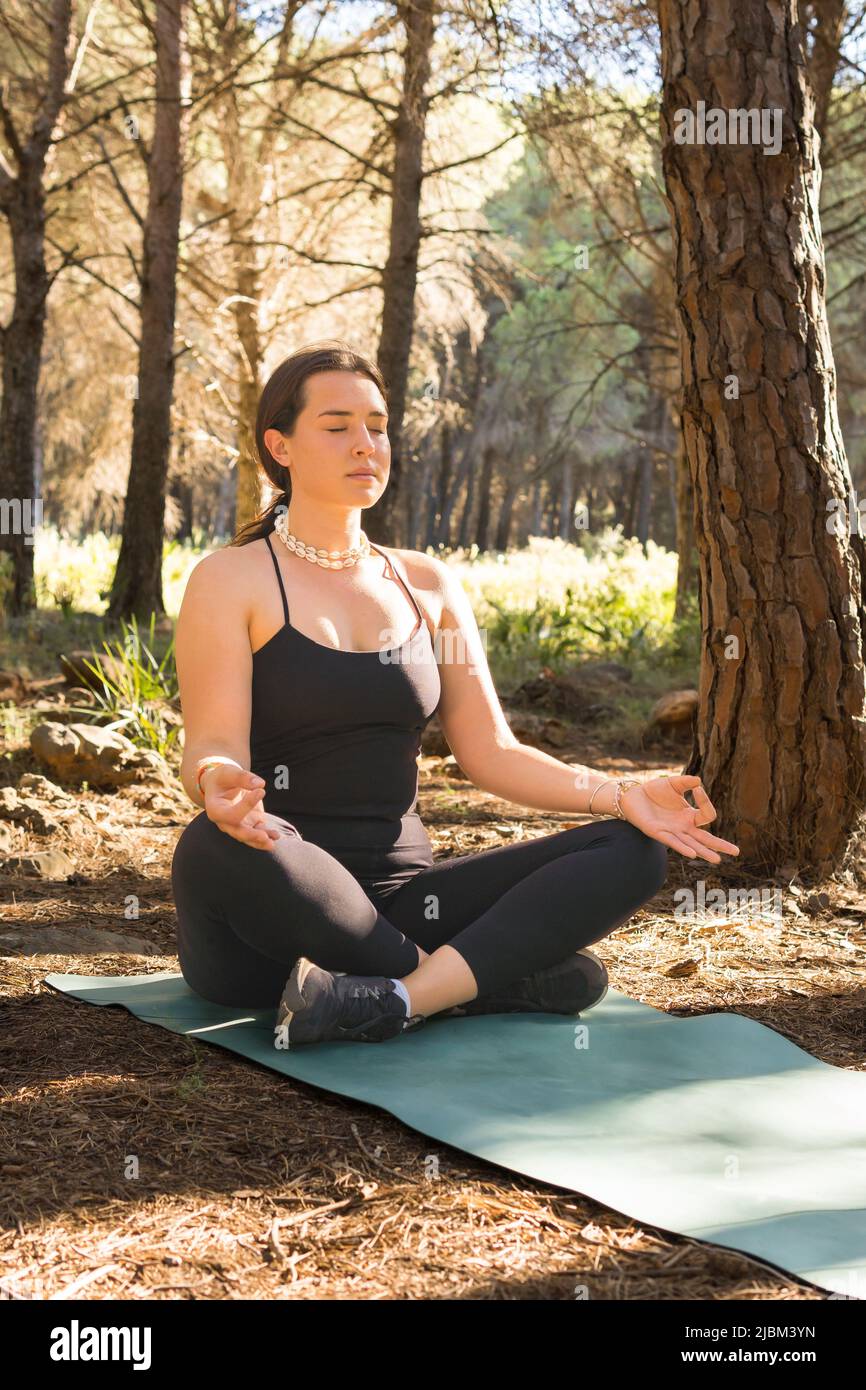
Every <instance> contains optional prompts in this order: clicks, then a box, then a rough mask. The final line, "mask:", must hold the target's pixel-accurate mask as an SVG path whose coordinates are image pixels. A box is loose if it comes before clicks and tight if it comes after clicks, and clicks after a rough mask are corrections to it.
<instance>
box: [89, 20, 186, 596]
mask: <svg viewBox="0 0 866 1390" xmlns="http://www.w3.org/2000/svg"><path fill="white" fill-rule="evenodd" d="M185 4H186V0H164V2H163V3H161V4H160V5H158V6H157V9H156V12H155V18H154V32H155V36H156V104H155V116H154V132H153V143H152V147H151V152H150V158H149V163H148V198H147V216H146V219H145V224H144V247H143V266H142V280H141V339H140V344H139V363H138V396H137V397H136V400H135V403H134V405H133V409H132V458H131V461H130V469H129V483H128V486H127V490H126V505H125V507H124V513H123V533H122V537H121V542H120V554H119V555H118V559H117V569H116V570H115V573H114V582H113V584H112V589H111V598H110V601H109V606H108V616H109V617H110V618H113V619H118V618H129V617H131V616H132V615H133V614H135V615H136V616H139V617H142V618H149V616H150V614H151V612H156V613H163V612H164V611H165V608H164V605H163V601H162V547H163V534H164V527H165V494H166V480H167V476H168V455H169V440H170V436H171V400H172V391H173V386H174V366H175V353H174V326H175V304H176V297H177V261H178V236H179V233H180V212H181V198H182V192H183V145H184V139H185V134H186V127H187V124H188V114H189V110H188V108H187V109H186V110H184V106H183V100H184V90H183V88H184V69H185V66H186V54H185V51H184V39H183V23H184V8H185Z"/></svg>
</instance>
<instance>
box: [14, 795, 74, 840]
mask: <svg viewBox="0 0 866 1390" xmlns="http://www.w3.org/2000/svg"><path fill="white" fill-rule="evenodd" d="M3 815H4V818H5V819H8V820H12V821H15V823H16V825H23V826H26V828H27V829H28V830H32V831H34V833H35V834H37V835H53V833H54V831H55V830H59V829H60V821H59V820H57V818H56V817H55V816H52V814H51V812H50V811H47V810H46V809H45V807H44V806H41V805H40V804H39V802H38V801H33V800H31V798H30V797H19V798H18V802H17V804H16V806H15V809H14V810H13V811H5V810H4V812H3Z"/></svg>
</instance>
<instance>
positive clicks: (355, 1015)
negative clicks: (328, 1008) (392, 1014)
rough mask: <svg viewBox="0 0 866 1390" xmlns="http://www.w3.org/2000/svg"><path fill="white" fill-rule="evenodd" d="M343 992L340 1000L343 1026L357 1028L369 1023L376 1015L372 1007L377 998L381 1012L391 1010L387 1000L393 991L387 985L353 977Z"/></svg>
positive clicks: (341, 1023)
mask: <svg viewBox="0 0 866 1390" xmlns="http://www.w3.org/2000/svg"><path fill="white" fill-rule="evenodd" d="M341 992H342V996H343V997H342V999H341V1001H340V1004H341V1008H340V1026H341V1027H348V1028H356V1027H359V1026H360V1025H361V1024H362V1023H368V1022H369V1021H370V1019H371V1017H373V1016H374V1011H373V1010H371V1008H370V1002H371V1000H375V1001H376V1003H377V1004H378V1005H379V1009H378V1012H379V1013H383V1014H384V1013H387V1012H389V1010H388V1005H387V1002H386V1001H387V999H388V997H389V996H390V995H391V993H392V991H391V990H389V989H388V988H387V987H386V986H385V985H381V984H375V983H369V984H368V983H366V982H365V981H364V980H358V979H353V980H351V981H349V983H348V984H347V986H346V988H345V989H344V990H343V991H341Z"/></svg>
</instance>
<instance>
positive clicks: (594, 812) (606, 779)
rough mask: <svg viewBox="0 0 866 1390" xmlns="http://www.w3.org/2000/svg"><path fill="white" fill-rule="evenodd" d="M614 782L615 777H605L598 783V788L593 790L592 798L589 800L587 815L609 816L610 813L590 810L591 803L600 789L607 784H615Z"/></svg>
mask: <svg viewBox="0 0 866 1390" xmlns="http://www.w3.org/2000/svg"><path fill="white" fill-rule="evenodd" d="M615 781H616V778H615V777H605V779H604V781H603V782H599V784H598V786H597V787H596V788H595V790H594V791H593V793H592V796H591V797H590V798H589V814H590V815H591V816H609V815H610V811H594V810H593V809H592V803H593V801H594V800H595V796H596V792H600V791H601V789H602V787H606V786H607V784H608V782H615Z"/></svg>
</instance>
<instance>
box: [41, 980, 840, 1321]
mask: <svg viewBox="0 0 866 1390" xmlns="http://www.w3.org/2000/svg"><path fill="white" fill-rule="evenodd" d="M45 983H46V984H48V985H51V986H52V987H53V988H54V989H57V990H60V991H61V992H63V993H65V994H69V995H72V996H73V998H75V999H83V1000H85V1001H86V1002H87V1003H88V1004H121V1005H122V1006H123V1007H124V1008H126V1009H128V1010H129V1011H130V1013H133V1014H135V1016H136V1017H137V1018H140V1019H142V1020H144V1022H146V1023H155V1024H156V1025H157V1026H158V1027H161V1028H168V1029H169V1030H170V1031H171V1032H173V1033H183V1034H186V1035H187V1036H190V1037H195V1038H198V1039H200V1040H201V1041H202V1042H210V1043H215V1044H216V1045H217V1046H218V1047H224V1048H227V1049H228V1050H229V1051H230V1052H236V1053H238V1054H239V1055H240V1056H241V1057H249V1058H250V1059H251V1060H252V1061H254V1062H260V1063H262V1065H264V1066H266V1067H271V1068H272V1069H273V1070H274V1071H278V1072H283V1073H284V1074H285V1075H286V1076H293V1077H296V1078H297V1079H298V1080H299V1081H305V1082H309V1083H310V1084H311V1085H314V1086H321V1087H322V1088H323V1089H325V1090H327V1091H334V1092H336V1093H337V1094H338V1095H341V1096H351V1097H352V1098H353V1099H355V1100H360V1101H365V1102H367V1103H368V1104H370V1105H378V1106H380V1107H381V1108H382V1109H383V1110H387V1111H389V1112H390V1113H391V1114H392V1115H396V1116H397V1118H398V1119H400V1120H402V1121H403V1122H404V1123H405V1124H407V1125H411V1127H412V1128H413V1129H416V1130H418V1131H419V1132H420V1133H422V1134H426V1135H429V1136H430V1138H431V1139H438V1140H440V1141H441V1142H442V1143H446V1144H451V1145H453V1146H454V1147H455V1148H458V1149H463V1150H464V1151H465V1152H466V1153H470V1154H474V1155H475V1156H476V1157H478V1158H483V1159H488V1160H490V1161H491V1162H493V1163H497V1164H500V1165H501V1166H502V1167H503V1168H508V1169H511V1170H512V1171H513V1172H516V1173H523V1174H525V1175H526V1176H527V1177H532V1178H537V1179H538V1180H539V1181H540V1182H547V1183H552V1184H555V1185H557V1186H559V1187H564V1188H568V1189H570V1190H572V1191H574V1192H580V1193H584V1194H585V1195H586V1196H589V1197H593V1198H595V1199H596V1200H597V1201H599V1202H604V1203H606V1205H607V1206H609V1207H612V1208H613V1209H614V1210H616V1211H619V1212H623V1213H624V1214H625V1215H627V1216H629V1217H631V1218H632V1219H633V1220H635V1221H638V1222H640V1223H641V1224H643V1225H650V1226H657V1227H661V1228H662V1229H663V1230H666V1231H670V1232H674V1233H676V1234H678V1235H683V1236H691V1237H693V1238H694V1239H696V1240H702V1241H708V1242H711V1243H712V1244H714V1245H721V1246H726V1247H728V1248H730V1249H732V1250H740V1251H743V1252H744V1253H745V1254H747V1255H752V1256H754V1257H755V1258H757V1259H759V1260H761V1261H763V1262H764V1263H766V1264H769V1265H772V1266H775V1267H776V1268H777V1269H780V1270H783V1271H785V1272H787V1273H790V1274H793V1275H795V1276H796V1277H797V1278H800V1279H807V1280H810V1281H811V1282H812V1283H813V1284H817V1285H818V1286H819V1287H821V1288H824V1289H828V1290H830V1291H831V1292H832V1293H836V1294H839V1295H842V1296H845V1297H849V1298H863V1297H864V1295H866V1074H864V1073H862V1072H852V1071H847V1070H845V1069H844V1068H842V1067H833V1066H829V1065H828V1064H827V1063H826V1062H821V1061H818V1060H817V1059H816V1058H815V1057H812V1056H810V1055H809V1053H808V1052H804V1051H803V1050H802V1049H801V1048H799V1047H797V1046H796V1045H795V1044H794V1043H792V1042H789V1041H788V1039H787V1038H783V1037H782V1035H781V1034H780V1033H776V1032H775V1031H774V1030H773V1029H772V1028H766V1027H764V1025H763V1024H761V1023H756V1022H755V1021H754V1019H750V1018H745V1017H743V1016H742V1015H741V1014H734V1013H717V1014H704V1015H701V1016H699V1017H696V1018H688V1019H681V1018H672V1017H671V1016H670V1015H669V1014H666V1013H664V1012H662V1011H661V1010H659V1009H653V1008H651V1007H650V1006H649V1005H647V1004H639V1003H637V1002H636V1001H635V1000H634V999H630V998H628V997H627V996H626V995H624V994H619V993H617V991H616V990H614V989H610V990H608V994H607V997H606V998H605V999H604V1001H603V1002H602V1003H601V1004H600V1005H598V1006H597V1007H596V1008H594V1009H592V1010H591V1011H590V1012H588V1013H587V1014H586V1015H585V1016H584V1017H583V1018H567V1017H563V1016H561V1015H553V1014H489V1015H485V1016H482V1017H478V1018H448V1017H437V1018H433V1019H430V1020H429V1021H428V1023H427V1024H426V1026H425V1027H423V1028H420V1029H418V1030H417V1031H415V1032H411V1033H406V1034H404V1035H403V1036H402V1037H398V1038H392V1039H389V1040H388V1041H387V1042H383V1043H377V1044H375V1045H370V1044H362V1043H343V1042H338V1043H317V1044H316V1045H314V1046H307V1047H305V1048H302V1049H298V1050H296V1051H287V1050H280V1049H278V1048H276V1047H275V1046H274V1043H275V1032H274V1023H275V1016H276V1015H275V1011H274V1010H249V1011H247V1012H244V1011H243V1010H241V1009H233V1008H232V1009H230V1008H224V1007H221V1006H220V1005H216V1004H209V1003H207V1002H206V1001H205V1000H203V999H201V998H199V996H198V995H196V994H194V993H193V992H192V990H191V989H190V988H189V986H188V985H187V984H186V983H185V982H184V980H183V977H182V976H181V975H177V974H171V973H169V972H162V973H159V974H155V975H127V976H123V975H119V976H118V975H113V976H108V977H101V978H100V977H94V976H91V975H47V976H46V977H45Z"/></svg>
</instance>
